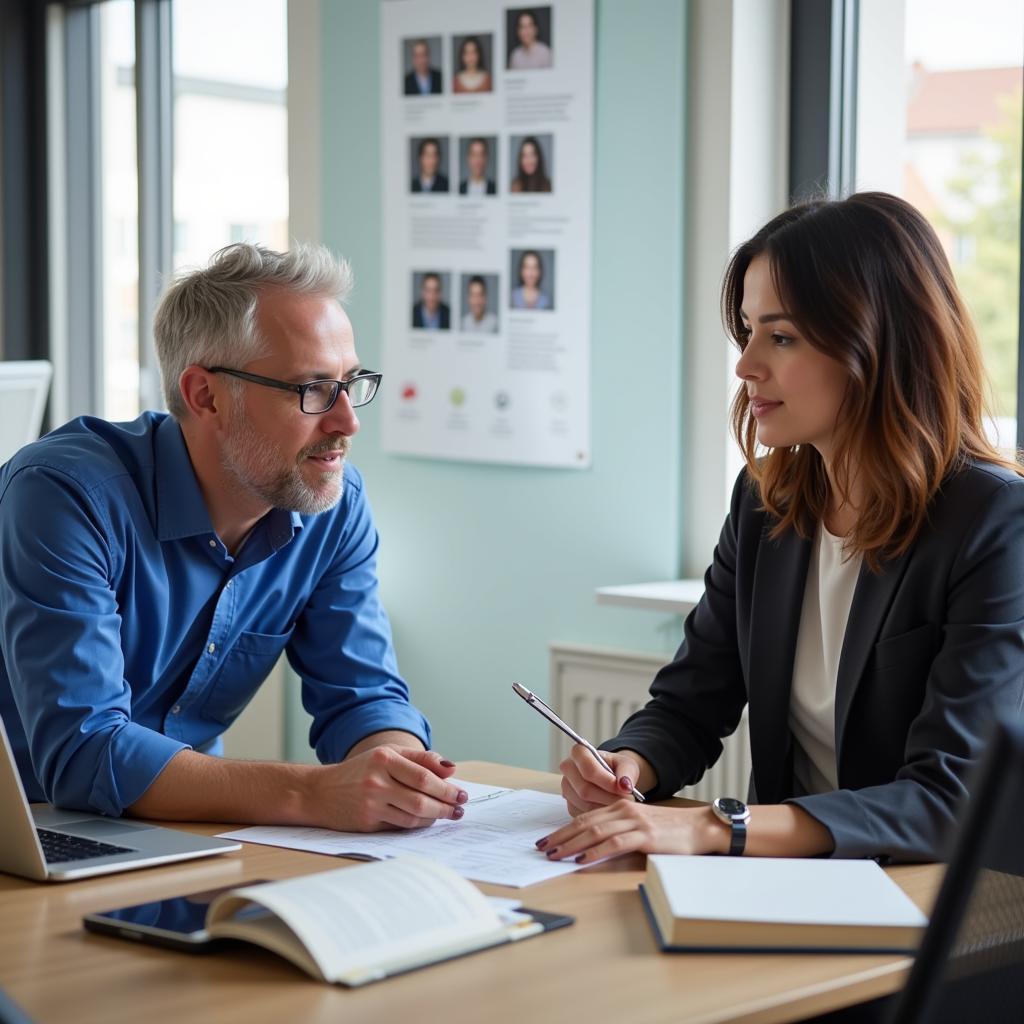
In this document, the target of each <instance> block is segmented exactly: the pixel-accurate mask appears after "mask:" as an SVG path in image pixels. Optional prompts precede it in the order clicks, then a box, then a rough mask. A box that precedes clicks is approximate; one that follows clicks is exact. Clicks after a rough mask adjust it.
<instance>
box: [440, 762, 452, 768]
mask: <svg viewBox="0 0 1024 1024" xmlns="http://www.w3.org/2000/svg"><path fill="white" fill-rule="evenodd" d="M441 766H442V767H444V768H454V767H455V762H454V761H442V762H441Z"/></svg>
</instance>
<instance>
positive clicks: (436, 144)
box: [409, 135, 448, 192]
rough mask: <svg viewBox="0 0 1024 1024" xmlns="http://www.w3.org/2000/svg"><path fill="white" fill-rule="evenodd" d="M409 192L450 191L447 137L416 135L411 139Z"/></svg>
mask: <svg viewBox="0 0 1024 1024" xmlns="http://www.w3.org/2000/svg"><path fill="white" fill-rule="evenodd" d="M409 191H410V192H447V191H448V136H447V135H440V136H439V135H414V136H413V137H412V138H410V139H409Z"/></svg>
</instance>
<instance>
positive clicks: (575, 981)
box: [0, 762, 941, 1024]
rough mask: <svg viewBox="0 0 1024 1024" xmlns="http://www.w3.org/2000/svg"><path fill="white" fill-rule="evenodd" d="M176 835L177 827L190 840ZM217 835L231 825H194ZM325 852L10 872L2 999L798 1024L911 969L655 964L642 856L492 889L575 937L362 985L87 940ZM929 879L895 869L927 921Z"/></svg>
mask: <svg viewBox="0 0 1024 1024" xmlns="http://www.w3.org/2000/svg"><path fill="white" fill-rule="evenodd" d="M459 775H460V776H461V777H462V778H465V779H471V780H474V781H478V782H487V783H492V784H497V785H507V786H515V787H523V788H525V787H529V788H532V789H541V790H546V791H548V792H557V778H556V776H554V775H550V774H547V773H543V772H535V771H529V770H526V769H520V768H506V767H502V766H499V765H493V764H487V763H485V762H466V763H463V764H461V765H460V766H459ZM179 827H180V826H179ZM186 827H188V828H190V829H191V830H192V831H195V832H204V833H208V834H214V833H216V832H220V831H223V830H224V826H217V825H193V826H186ZM338 863H339V862H338V861H337V860H336V859H334V858H331V857H325V856H320V855H318V854H311V853H301V852H298V851H295V850H280V849H274V848H271V847H261V846H246V847H245V848H244V849H243V850H242V851H241V852H239V853H229V854H226V855H223V856H220V857H215V858H212V859H210V860H200V861H195V862H192V863H185V864H172V865H169V866H167V867H161V868H149V869H146V870H141V871H133V872H127V873H125V874H120V875H108V876H106V877H103V878H97V879H90V880H87V881H81V882H67V883H63V884H48V885H39V884H35V883H32V882H26V881H22V880H20V879H16V878H13V877H11V876H8V875H0V986H2V987H3V988H5V989H6V991H7V993H8V994H9V995H10V996H11V998H13V999H14V1000H15V1001H16V1002H17V1003H19V1004H20V1005H21V1006H22V1008H23V1009H24V1010H25V1011H26V1012H27V1013H28V1014H29V1015H30V1016H31V1017H33V1018H34V1019H37V1020H38V1021H40V1022H47V1024H48V1022H51V1021H71V1020H74V1021H76V1022H79V1024H89V1022H91V1021H103V1022H119V1021H131V1022H132V1024H136V1022H137V1021H139V1020H144V1021H147V1022H152V1024H157V1022H159V1021H165V1020H174V1021H189V1022H192V1021H194V1022H197V1024H198V1022H206V1021H214V1020H215V1021H217V1022H233V1021H238V1022H243V1021H244V1022H246V1024H251V1022H253V1021H275V1022H276V1021H289V1022H290V1021H313V1022H317V1021H323V1022H327V1021H330V1022H332V1024H333V1022H337V1021H369V1020H373V1021H380V1022H388V1024H391V1022H410V1024H416V1022H425V1021H444V1022H445V1024H462V1022H465V1024H479V1022H480V1021H486V1022H487V1024H503V1022H505V1021H508V1022H514V1024H535V1022H546V1021H550V1020H554V1019H556V1017H561V1016H568V1017H571V1019H573V1020H577V1021H580V1020H587V1021H597V1020H609V1019H612V1020H621V1021H628V1022H629V1024H642V1022H648V1021H670V1020H671V1021H687V1022H695V1021H699V1022H704V1024H711V1022H721V1021H744V1022H748V1024H755V1022H756V1024H769V1022H781V1021H794V1020H800V1019H802V1018H804V1017H807V1016H809V1015H811V1014H814V1013H821V1012H823V1011H826V1010H831V1009H837V1008H839V1007H841V1006H847V1005H850V1004H852V1003H856V1002H861V1001H863V1000H867V999H871V998H874V997H876V996H880V995H884V994H886V993H889V992H893V991H895V990H896V989H898V988H899V987H900V985H901V984H902V981H903V978H904V975H905V972H906V970H907V967H908V966H909V963H910V961H909V960H908V959H906V958H905V957H893V956H827V955H826V956H787V955H760V956H750V955H730V956H719V955H703V954H701V955H691V956H687V955H667V954H662V953H660V952H658V950H657V948H656V946H655V944H654V940H653V938H652V937H651V932H650V929H649V927H648V924H647V921H646V919H645V917H644V912H643V910H642V908H641V905H640V899H639V897H638V895H637V892H636V887H637V884H638V883H639V881H640V879H641V874H642V870H643V858H642V857H640V856H632V857H627V858H622V859H620V860H618V861H613V862H611V863H609V864H607V865H600V866H598V867H597V868H592V869H590V870H588V871H583V872H578V873H576V874H573V875H569V876H565V877H562V878H557V879H552V880H551V881H549V882H545V883H543V884H541V885H536V886H531V887H530V888H528V889H523V890H520V889H506V888H502V887H500V886H482V888H483V889H484V890H485V891H487V892H492V893H495V894H501V895H516V896H521V897H522V898H523V899H524V900H525V901H526V902H527V903H528V905H530V906H535V907H537V908H538V909H542V910H547V909H550V910H555V911H563V912H565V913H568V914H572V915H573V916H574V917H575V918H576V924H575V925H573V926H572V927H570V928H566V929H563V930H561V931H557V932H553V933H551V934H550V935H544V936H540V937H538V938H536V939H530V940H529V941H527V942H523V943H520V944H518V945H515V946H507V947H502V948H498V949H493V950H488V951H486V952H483V953H478V954H475V955H473V956H470V957H465V958H463V959H460V960H455V961H451V962H449V963H446V964H439V965H436V966H434V967H429V968H426V969H425V970H421V971H416V972H413V973H411V974H407V975H404V976H402V977H398V978H391V979H389V980H387V981H384V982H382V983H380V984H375V985H370V986H368V987H367V988H364V989H356V990H348V989H343V988H336V987H332V986H328V985H322V984H318V983H317V982H315V981H312V980H311V979H309V978H308V977H307V976H306V975H305V974H302V973H301V972H300V971H299V970H298V969H297V968H294V967H292V966H291V965H290V964H288V963H286V962H285V961H283V960H280V959H278V958H277V957H275V956H273V955H271V954H269V953H264V952H263V951H261V950H258V949H255V948H253V949H251V950H244V949H237V950H231V951H225V952H223V953H219V954H214V955H211V956H196V955H193V954H188V953H176V952H172V951H169V950H161V949H157V948H154V947H151V946H135V945H131V944H129V943H128V942H124V941H121V940H118V939H113V938H107V937H105V936H99V935H91V934H87V933H86V932H85V931H83V929H82V926H81V918H82V915H83V914H85V913H89V912H92V911H99V910H109V909H112V908H114V907H118V906H125V905H127V904H131V903H143V902H147V901H149V900H154V899H161V898H164V897H168V896H176V895H181V894H183V893H187V892H193V891H199V890H203V889H209V888H213V887H216V886H222V885H234V884H239V883H241V882H242V881H243V880H246V879H250V878H285V877H288V876H291V875H300V874H308V873H310V872H314V871H325V870H329V869H331V868H334V867H337V866H338ZM940 873H941V869H940V868H939V867H938V866H936V865H925V866H911V867H899V868H894V869H891V874H892V876H893V877H894V878H895V879H896V881H897V882H898V883H899V884H900V885H901V886H902V887H903V888H904V889H905V890H906V891H907V893H909V895H910V896H911V898H912V899H914V901H915V902H916V903H918V905H920V906H921V907H922V908H923V909H924V910H925V911H927V910H929V909H930V904H931V900H932V898H933V895H934V893H935V891H936V889H937V886H938V881H939V876H940Z"/></svg>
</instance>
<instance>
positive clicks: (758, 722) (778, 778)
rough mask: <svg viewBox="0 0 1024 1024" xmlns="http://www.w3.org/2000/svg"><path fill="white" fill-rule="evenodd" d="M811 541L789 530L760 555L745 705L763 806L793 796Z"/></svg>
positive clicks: (763, 541)
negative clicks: (794, 727) (794, 714)
mask: <svg viewBox="0 0 1024 1024" xmlns="http://www.w3.org/2000/svg"><path fill="white" fill-rule="evenodd" d="M810 558H811V541H809V540H803V539H802V538H800V537H798V536H797V534H796V533H794V532H792V531H790V532H789V533H787V534H786V535H785V536H783V537H781V538H779V540H777V541H776V540H769V539H768V536H767V529H766V530H765V533H764V534H763V535H762V537H761V543H760V545H759V546H758V550H757V566H756V568H755V570H754V588H753V594H752V595H751V605H750V648H749V651H748V661H747V701H748V703H749V714H750V748H751V760H752V762H753V765H754V786H755V789H756V790H757V798H758V801H759V802H760V803H778V802H779V801H781V800H782V799H784V798H785V797H786V796H789V795H790V793H789V790H790V789H791V785H790V775H791V774H792V770H791V768H790V764H791V761H790V756H789V748H790V735H789V691H790V686H791V684H792V681H793V658H794V656H795V654H796V638H797V631H798V630H799V628H800V612H801V609H802V608H803V598H804V586H805V583H806V580H807V566H808V564H809V562H810Z"/></svg>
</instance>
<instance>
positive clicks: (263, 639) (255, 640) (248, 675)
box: [202, 626, 295, 725]
mask: <svg viewBox="0 0 1024 1024" xmlns="http://www.w3.org/2000/svg"><path fill="white" fill-rule="evenodd" d="M294 632H295V627H294V626H293V627H292V628H291V629H289V630H288V632H287V633H242V634H241V635H240V636H239V637H238V640H237V641H235V644H234V646H233V647H232V648H231V650H230V651H228V653H227V654H226V655H225V656H224V662H223V664H222V665H221V667H220V671H219V672H218V673H217V674H216V675H215V676H214V678H213V683H212V684H211V687H210V692H209V694H208V696H207V698H206V702H205V703H204V704H203V712H202V713H203V717H204V718H211V719H213V720H214V721H215V722H220V723H221V724H222V725H230V724H231V723H232V722H233V721H234V720H235V719H236V718H237V717H238V716H239V715H240V714H241V713H242V711H243V710H244V709H245V706H246V705H247V704H248V703H249V701H250V700H252V696H253V694H254V693H255V692H256V691H257V690H258V689H259V688H260V684H261V683H262V682H263V680H264V679H266V678H267V675H268V674H269V672H270V670H271V669H272V668H273V667H274V665H275V664H276V662H277V659H278V658H279V657H280V656H281V652H282V651H283V650H284V648H285V645H286V644H287V643H288V641H289V640H290V639H291V635H292V633H294Z"/></svg>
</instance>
